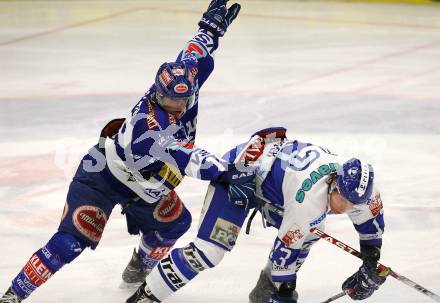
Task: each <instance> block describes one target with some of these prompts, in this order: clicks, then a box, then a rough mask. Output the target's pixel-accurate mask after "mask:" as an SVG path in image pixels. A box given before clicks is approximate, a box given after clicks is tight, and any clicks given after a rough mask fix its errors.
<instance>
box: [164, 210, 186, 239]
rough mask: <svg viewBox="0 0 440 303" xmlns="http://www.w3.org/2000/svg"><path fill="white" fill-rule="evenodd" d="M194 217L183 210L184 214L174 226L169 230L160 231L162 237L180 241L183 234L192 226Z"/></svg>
mask: <svg viewBox="0 0 440 303" xmlns="http://www.w3.org/2000/svg"><path fill="white" fill-rule="evenodd" d="M191 222H192V217H191V213H190V212H189V211H188V209H186V207H184V208H183V211H182V214H181V215H180V217H179V218H178V219H177V220H176V221H175V222H174V224H173V225H172V226H171V227H170V228H169V229H167V230H163V231H160V232H159V233H160V235H161V236H162V237H164V238H167V239H176V240H177V239H179V238H180V237H181V236H182V235H183V234H185V233H186V232H187V231H188V229H189V228H190V226H191Z"/></svg>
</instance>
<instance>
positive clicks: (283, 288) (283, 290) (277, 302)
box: [269, 281, 298, 303]
mask: <svg viewBox="0 0 440 303" xmlns="http://www.w3.org/2000/svg"><path fill="white" fill-rule="evenodd" d="M295 288H296V281H292V282H283V283H282V284H281V285H280V288H279V289H278V291H277V292H276V293H274V294H273V295H272V296H271V297H270V299H269V303H296V302H297V300H298V293H297V292H296V291H295Z"/></svg>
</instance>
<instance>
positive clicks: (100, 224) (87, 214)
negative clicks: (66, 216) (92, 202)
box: [73, 205, 107, 242]
mask: <svg viewBox="0 0 440 303" xmlns="http://www.w3.org/2000/svg"><path fill="white" fill-rule="evenodd" d="M106 223H107V216H106V215H105V213H104V212H103V211H102V210H101V209H100V208H98V207H96V206H89V205H86V206H81V207H79V208H77V209H76V210H75V212H74V213H73V224H74V225H75V227H76V229H78V231H79V232H80V233H81V234H83V235H84V236H86V238H87V239H90V240H91V241H93V242H99V240H101V237H102V233H103V232H104V227H105V224H106Z"/></svg>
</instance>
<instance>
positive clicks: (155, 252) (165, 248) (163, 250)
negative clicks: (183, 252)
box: [148, 246, 171, 260]
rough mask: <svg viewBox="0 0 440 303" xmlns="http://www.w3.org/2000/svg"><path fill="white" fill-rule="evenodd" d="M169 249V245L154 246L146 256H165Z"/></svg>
mask: <svg viewBox="0 0 440 303" xmlns="http://www.w3.org/2000/svg"><path fill="white" fill-rule="evenodd" d="M170 250H171V246H163V247H156V248H155V249H153V251H152V252H151V253H150V254H149V255H148V256H149V257H150V258H152V259H155V260H160V259H162V258H163V257H165V255H166V254H167V253H168V252H169V251H170Z"/></svg>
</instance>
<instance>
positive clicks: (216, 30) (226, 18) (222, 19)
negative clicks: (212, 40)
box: [199, 0, 241, 37]
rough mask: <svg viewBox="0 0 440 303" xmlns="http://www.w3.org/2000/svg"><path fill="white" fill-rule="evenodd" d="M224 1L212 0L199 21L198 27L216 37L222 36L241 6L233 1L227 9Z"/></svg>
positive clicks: (225, 0)
mask: <svg viewBox="0 0 440 303" xmlns="http://www.w3.org/2000/svg"><path fill="white" fill-rule="evenodd" d="M226 2H227V0H212V1H211V3H210V4H209V6H208V9H207V10H206V12H205V13H204V14H203V16H202V19H201V20H200V21H199V26H200V28H203V29H206V30H208V31H210V32H211V33H212V34H214V35H216V36H218V37H223V35H224V34H225V32H226V30H227V28H228V26H229V25H230V24H231V23H232V21H234V19H235V18H236V17H237V15H238V13H239V12H240V8H241V6H240V4H238V3H234V4H232V5H231V7H230V8H229V9H228V8H227V7H226Z"/></svg>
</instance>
